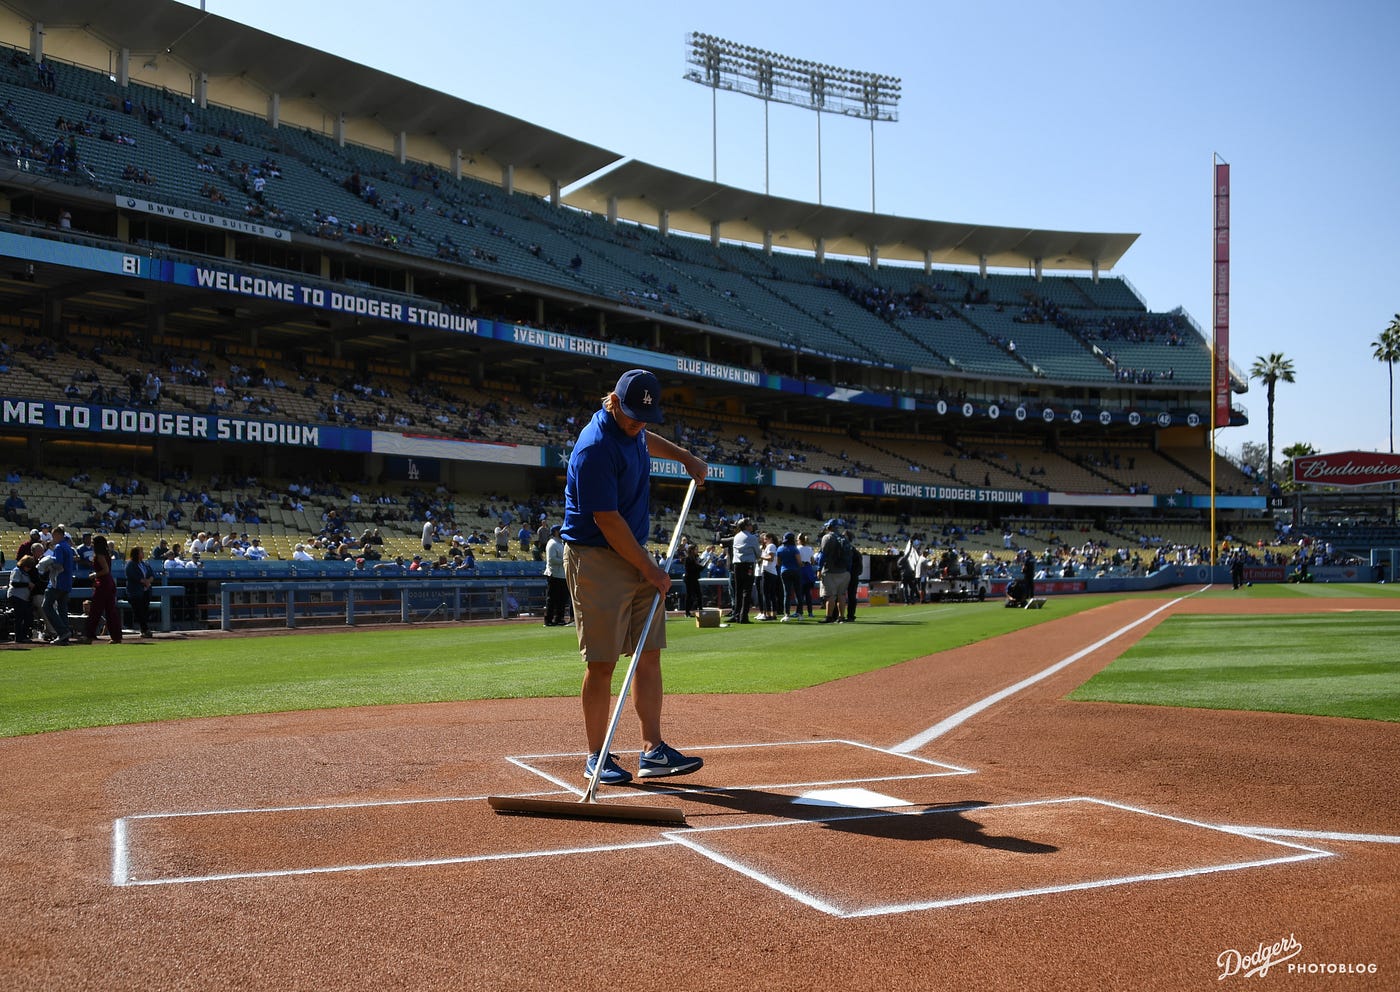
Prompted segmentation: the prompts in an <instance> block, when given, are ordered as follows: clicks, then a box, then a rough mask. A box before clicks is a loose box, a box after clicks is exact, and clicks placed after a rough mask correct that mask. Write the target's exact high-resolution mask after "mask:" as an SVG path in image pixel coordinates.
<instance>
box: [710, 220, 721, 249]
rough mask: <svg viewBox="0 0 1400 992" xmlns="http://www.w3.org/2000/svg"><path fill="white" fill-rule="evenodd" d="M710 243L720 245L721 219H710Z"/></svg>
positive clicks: (715, 245)
mask: <svg viewBox="0 0 1400 992" xmlns="http://www.w3.org/2000/svg"><path fill="white" fill-rule="evenodd" d="M710 244H711V245H713V246H714V247H716V248H718V247H719V221H717V220H712V221H710Z"/></svg>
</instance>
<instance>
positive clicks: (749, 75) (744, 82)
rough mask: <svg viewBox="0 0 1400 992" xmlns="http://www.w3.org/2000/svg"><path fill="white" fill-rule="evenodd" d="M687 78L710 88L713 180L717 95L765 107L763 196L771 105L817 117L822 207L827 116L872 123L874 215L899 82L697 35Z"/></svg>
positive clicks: (691, 37)
mask: <svg viewBox="0 0 1400 992" xmlns="http://www.w3.org/2000/svg"><path fill="white" fill-rule="evenodd" d="M686 43H687V46H688V49H687V52H686V63H687V64H688V65H689V66H690V68H689V69H688V70H687V71H686V74H685V78H686V79H688V80H690V81H691V82H692V83H699V84H700V85H701V86H708V87H709V88H710V91H711V92H710V100H711V112H710V121H711V150H712V163H711V167H712V170H713V175H712V176H711V178H712V179H713V180H714V181H715V182H718V181H719V175H718V174H719V152H718V134H717V133H716V128H717V124H716V123H715V122H716V119H717V114H716V105H715V103H716V94H718V93H719V91H720V90H729V91H731V92H734V93H742V94H745V95H747V96H753V97H758V98H759V99H760V100H762V101H763V191H764V193H767V192H768V104H769V103H772V102H777V103H786V104H790V105H792V106H794V107H803V108H805V109H807V110H814V111H816V113H817V202H818V203H820V202H821V198H822V195H821V183H822V169H821V154H822V141H821V134H822V118H821V115H822V114H824V113H825V114H841V115H842V116H846V117H856V118H860V119H861V120H868V121H870V211H871V213H874V211H875V122H876V121H888V122H891V123H893V122H895V121H897V120H899V98H900V95H901V93H902V84H901V81H900V79H899V77H897V76H886V75H882V74H880V73H875V72H863V71H861V70H858V69H842V68H840V67H838V66H834V65H827V64H826V63H823V62H811V61H808V60H807V59H799V58H794V57H792V56H791V55H780V54H779V53H777V52H770V51H767V50H765V49H760V48H754V47H752V46H751V45H741V44H739V43H738V42H733V41H727V40H725V39H724V38H716V37H715V36H714V35H710V34H702V33H700V32H698V31H692V32H691V33H690V35H689V37H688V38H687V39H686Z"/></svg>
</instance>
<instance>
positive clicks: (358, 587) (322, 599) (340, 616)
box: [209, 579, 545, 630]
mask: <svg viewBox="0 0 1400 992" xmlns="http://www.w3.org/2000/svg"><path fill="white" fill-rule="evenodd" d="M544 588H545V586H544V580H543V579H533V580H532V579H519V580H515V581H511V582H480V581H475V582H470V583H464V582H461V581H458V580H454V579H427V580H422V579H419V580H385V581H383V582H367V581H364V580H355V581H350V580H347V581H342V582H297V581H284V582H276V581H273V582H268V581H261V582H224V583H221V584H220V586H219V592H218V596H219V599H218V612H217V617H215V616H211V617H210V619H211V621H212V620H214V619H217V620H218V623H219V629H221V630H233V629H234V628H235V625H236V626H238V627H240V628H241V627H258V626H264V627H265V626H273V625H282V624H285V626H286V627H288V628H289V629H295V628H296V627H297V626H299V625H318V624H319V625H325V624H326V623H327V622H334V621H341V622H343V623H344V624H345V625H346V626H351V627H353V626H357V625H359V624H364V623H415V622H418V623H422V622H424V621H427V620H456V621H460V620H507V619H511V618H512V617H516V616H521V615H525V614H536V615H539V614H541V613H542V612H543V603H544ZM209 606H210V607H211V609H212V607H213V604H212V603H210V604H209Z"/></svg>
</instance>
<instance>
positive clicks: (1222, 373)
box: [1211, 162, 1230, 427]
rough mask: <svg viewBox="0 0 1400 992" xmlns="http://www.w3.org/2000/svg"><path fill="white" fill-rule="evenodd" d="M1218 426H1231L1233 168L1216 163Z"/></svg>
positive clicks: (1225, 164) (1215, 384) (1213, 328)
mask: <svg viewBox="0 0 1400 992" xmlns="http://www.w3.org/2000/svg"><path fill="white" fill-rule="evenodd" d="M1211 327H1212V331H1213V336H1212V339H1213V342H1214V344H1213V348H1214V352H1215V382H1214V385H1213V388H1214V389H1215V426H1216V427H1229V426H1230V166H1229V165H1228V164H1227V163H1225V162H1216V163H1215V319H1214V321H1213V322H1212V325H1211Z"/></svg>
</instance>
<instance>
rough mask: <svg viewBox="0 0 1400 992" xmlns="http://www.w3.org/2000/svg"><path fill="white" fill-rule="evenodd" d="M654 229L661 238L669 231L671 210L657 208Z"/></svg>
mask: <svg viewBox="0 0 1400 992" xmlns="http://www.w3.org/2000/svg"><path fill="white" fill-rule="evenodd" d="M656 230H657V233H658V234H660V235H661V236H662V237H663V238H664V237H666V235H668V234H670V233H671V211H669V210H658V211H657V212H656Z"/></svg>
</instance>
